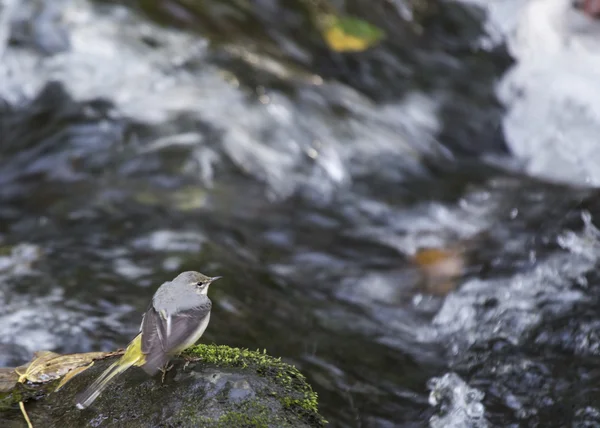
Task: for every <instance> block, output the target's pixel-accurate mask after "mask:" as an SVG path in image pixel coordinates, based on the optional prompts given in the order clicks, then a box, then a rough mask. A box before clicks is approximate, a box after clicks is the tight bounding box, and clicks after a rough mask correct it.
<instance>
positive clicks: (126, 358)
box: [76, 334, 145, 409]
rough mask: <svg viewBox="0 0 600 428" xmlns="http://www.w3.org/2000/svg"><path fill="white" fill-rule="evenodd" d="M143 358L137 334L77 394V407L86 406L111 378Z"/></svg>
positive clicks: (137, 364) (140, 363) (142, 362)
mask: <svg viewBox="0 0 600 428" xmlns="http://www.w3.org/2000/svg"><path fill="white" fill-rule="evenodd" d="M144 360H145V358H144V354H143V353H142V335H141V334H139V335H138V336H137V337H136V338H135V339H133V340H132V341H131V343H130V344H129V346H128V347H127V349H126V350H125V354H124V355H123V356H122V357H121V358H119V359H118V360H117V361H115V362H114V363H113V364H111V365H110V367H108V368H107V369H106V370H104V372H103V373H102V374H101V375H100V376H99V377H98V379H96V380H95V381H94V382H93V383H92V384H91V385H90V386H88V388H87V389H86V390H85V391H83V392H82V393H81V394H79V395H78V396H77V400H76V403H77V404H76V406H77V408H78V409H85V408H86V407H88V406H89V405H90V404H92V403H93V402H94V400H95V399H96V398H98V396H99V395H100V394H101V393H102V391H104V389H105V388H106V387H107V386H108V384H109V382H110V381H111V380H112V379H114V378H115V377H116V376H118V375H120V374H121V373H123V372H124V371H125V370H127V369H128V368H129V367H131V366H133V365H136V366H140V365H142V364H144Z"/></svg>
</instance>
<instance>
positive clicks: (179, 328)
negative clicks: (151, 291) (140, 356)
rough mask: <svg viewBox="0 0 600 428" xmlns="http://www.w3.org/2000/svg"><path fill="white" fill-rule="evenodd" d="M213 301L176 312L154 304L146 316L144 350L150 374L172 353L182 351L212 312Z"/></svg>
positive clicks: (143, 337)
mask: <svg viewBox="0 0 600 428" xmlns="http://www.w3.org/2000/svg"><path fill="white" fill-rule="evenodd" d="M211 306H212V305H211V303H210V300H209V301H207V302H205V303H203V304H201V305H199V306H196V307H193V308H190V309H186V310H182V311H179V312H177V313H176V314H169V313H167V312H166V311H157V310H156V309H155V308H154V306H153V305H150V307H149V308H148V310H147V311H146V313H145V314H144V317H143V319H142V328H141V332H142V352H143V353H144V354H145V356H146V363H145V364H144V369H145V370H146V371H147V372H148V373H150V374H153V373H156V371H157V370H158V369H159V368H160V367H162V366H163V365H164V364H165V363H166V362H167V361H168V359H169V356H170V355H171V354H172V353H174V352H176V351H178V350H179V348H180V347H181V346H182V345H183V344H184V343H186V342H187V341H188V340H189V339H190V338H191V337H192V336H193V335H194V333H196V332H197V331H198V328H199V327H200V323H201V321H202V320H203V319H204V318H205V317H206V316H207V315H208V314H209V313H210V310H211Z"/></svg>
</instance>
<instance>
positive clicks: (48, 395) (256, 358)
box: [0, 345, 326, 428]
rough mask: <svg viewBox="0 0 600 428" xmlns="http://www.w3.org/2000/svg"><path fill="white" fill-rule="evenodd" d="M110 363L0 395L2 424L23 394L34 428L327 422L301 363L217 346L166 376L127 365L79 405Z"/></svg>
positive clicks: (182, 361) (200, 350)
mask: <svg viewBox="0 0 600 428" xmlns="http://www.w3.org/2000/svg"><path fill="white" fill-rule="evenodd" d="M112 362H113V361H112V359H111V358H108V359H105V360H103V361H97V362H96V364H95V365H94V366H93V367H92V368H90V369H88V370H85V371H84V372H83V373H81V374H80V375H77V376H75V377H74V378H73V379H72V380H71V381H69V382H68V383H67V384H66V385H65V386H64V387H63V388H61V389H60V390H59V391H55V392H52V391H54V389H55V387H56V383H52V384H41V385H39V386H35V385H32V384H29V385H24V384H20V385H19V386H17V387H15V389H14V390H13V391H12V392H9V393H7V394H4V396H3V397H2V404H3V405H2V408H3V409H4V410H3V411H2V412H0V425H2V426H12V425H11V424H15V423H16V422H17V421H19V420H21V421H23V416H22V414H21V413H20V411H19V409H18V400H21V399H25V408H26V411H27V413H28V415H29V418H30V419H31V422H32V424H33V426H36V427H37V426H42V425H43V426H44V427H59V426H60V427H65V426H68V427H71V426H73V427H75V426H102V427H122V426H127V427H145V428H146V427H157V426H177V427H192V426H193V427H242V426H253V427H277V428H279V427H319V426H324V425H325V423H326V422H325V420H324V419H323V418H322V417H321V416H320V415H319V413H318V410H317V395H316V394H315V393H314V392H313V391H312V389H311V387H310V386H309V385H308V384H307V383H306V380H305V378H304V376H302V374H301V373H300V372H299V371H298V370H297V369H295V368H294V367H292V366H290V365H288V364H285V363H283V362H281V360H279V359H275V358H272V357H269V356H268V355H266V354H264V353H260V352H253V351H248V350H243V349H237V348H229V347H227V346H214V345H198V346H196V347H194V348H192V349H191V350H189V351H187V352H186V353H185V354H184V355H182V357H181V358H179V359H177V360H175V361H174V362H173V363H174V365H173V368H172V369H171V370H170V371H168V372H167V374H166V376H165V377H164V379H163V378H162V377H161V375H160V374H159V375H158V376H155V377H153V378H150V377H148V376H146V375H145V373H143V371H142V370H141V369H138V368H133V369H129V370H127V371H126V372H125V373H124V374H122V375H121V376H120V377H119V378H117V379H116V380H114V381H113V382H112V384H111V385H110V386H109V387H108V388H107V389H106V391H105V392H104V393H103V394H102V395H101V396H100V397H99V398H98V399H97V400H96V401H95V402H94V403H93V404H92V405H91V406H90V407H89V408H88V409H86V410H83V411H80V410H78V409H76V408H75V404H74V396H75V394H77V393H78V392H80V391H81V390H83V389H84V388H85V387H86V386H88V385H89V384H90V383H91V382H92V381H93V379H95V378H96V377H97V376H99V375H100V374H101V373H102V371H103V370H104V369H106V367H108V365H109V364H111V363H112ZM25 390H27V392H24V391H25ZM34 396H37V400H29V401H27V399H26V397H34ZM9 397H10V399H12V401H13V403H10V402H8V400H9ZM11 404H14V405H11Z"/></svg>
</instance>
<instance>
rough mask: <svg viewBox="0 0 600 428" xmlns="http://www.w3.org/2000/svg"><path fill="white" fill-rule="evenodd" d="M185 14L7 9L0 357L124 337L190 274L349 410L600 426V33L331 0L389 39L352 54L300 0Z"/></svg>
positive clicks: (441, 423) (96, 5)
mask: <svg viewBox="0 0 600 428" xmlns="http://www.w3.org/2000/svg"><path fill="white" fill-rule="evenodd" d="M191 3H193V2H190V1H187V2H186V1H184V0H181V1H175V0H156V1H106V0H105V1H94V2H91V1H89V0H56V1H54V0H53V1H52V2H50V1H42V0H0V284H1V287H0V365H2V366H10V365H16V364H21V363H23V362H24V361H27V360H28V359H30V357H31V355H32V353H33V352H34V351H37V350H40V349H48V350H53V351H56V352H61V353H71V352H87V351H100V350H104V351H108V350H113V349H115V348H119V347H122V346H124V345H125V344H126V343H127V342H128V341H129V340H130V339H131V338H132V337H133V336H134V335H135V333H136V331H137V328H138V327H139V321H140V316H141V314H142V313H143V311H144V310H145V308H146V306H147V303H148V300H149V299H150V298H151V296H152V293H153V292H154V290H155V289H156V287H158V285H160V283H162V282H163V281H166V280H168V279H171V278H172V277H174V276H175V275H176V274H177V273H179V272H180V271H183V270H192V269H193V270H200V271H202V272H203V273H205V274H208V275H222V276H223V277H224V279H222V280H220V281H219V282H218V283H215V285H214V286H213V287H212V288H211V291H210V295H211V298H212V300H213V314H212V319H211V324H210V326H209V327H208V330H207V331H206V333H205V335H204V337H203V339H202V340H203V341H204V342H206V343H218V344H227V345H230V346H239V347H246V348H250V349H261V350H262V349H266V350H267V352H268V353H269V354H271V355H274V356H281V357H282V358H283V359H284V360H285V361H288V362H290V363H293V364H295V365H296V366H297V367H298V368H299V369H300V370H301V371H302V372H303V373H304V374H305V375H306V376H307V378H308V380H309V382H310V383H311V384H312V385H313V387H314V389H315V390H316V391H317V392H318V394H319V403H320V410H321V412H322V413H323V415H324V416H325V418H326V419H328V420H329V422H330V424H331V426H333V427H421V426H431V427H494V426H498V427H519V426H531V427H551V426H557V427H559V426H560V427H567V426H573V427H592V426H600V404H599V403H600V394H599V392H598V391H599V390H598V381H599V376H598V375H599V374H600V372H599V371H598V370H599V369H600V334H599V333H598V329H599V328H600V310H599V309H600V300H599V298H600V278H599V277H598V274H597V268H598V264H599V262H600V232H599V230H598V229H597V227H600V223H599V222H598V221H599V220H598V216H599V215H600V198H599V194H598V192H597V190H595V189H594V188H593V187H592V186H593V185H594V184H597V183H598V177H600V175H599V174H598V167H597V165H598V161H597V160H599V159H600V157H599V156H600V144H598V142H597V136H598V127H599V126H600V104H598V100H600V96H598V93H599V91H600V83H599V81H598V79H597V73H596V71H597V70H598V69H599V68H598V67H597V66H596V63H597V61H598V52H600V50H599V49H598V48H597V46H596V47H595V48H594V43H596V44H597V43H598V40H600V39H598V38H596V39H594V35H595V34H596V32H597V31H598V30H597V27H598V28H600V24H597V23H596V22H595V21H593V20H592V19H590V18H589V17H586V16H584V15H582V13H581V12H580V11H577V10H575V9H573V8H572V6H571V2H570V1H568V0H544V1H541V0H530V1H525V0H518V1H517V0H515V1H511V0H494V1H489V2H482V1H476V0H469V1H465V2H452V1H441V0H440V1H437V0H431V1H422V2H419V1H417V0H414V1H412V2H411V1H408V0H406V1H403V0H393V1H389V2H384V1H367V0H352V1H350V0H348V1H345V2H342V1H337V2H332V3H335V5H336V6H337V7H339V8H340V10H343V11H346V12H348V13H351V14H354V15H357V16H360V17H362V18H364V19H368V20H369V21H370V22H371V23H373V24H375V25H378V26H379V27H380V28H382V29H383V30H384V31H385V33H386V38H385V40H384V41H383V42H382V43H381V44H379V45H378V46H376V47H373V48H371V49H369V50H367V51H365V52H358V53H336V52H334V51H332V50H330V49H328V48H327V47H326V46H325V44H324V43H323V40H322V38H321V37H320V35H319V34H318V32H316V30H315V29H314V26H313V25H312V24H311V20H310V19H309V16H308V12H307V7H308V6H306V5H307V4H308V2H302V1H284V0H255V1H252V2H242V1H216V0H212V1H206V2H198V3H202V5H201V6H198V7H196V8H194V7H191V6H189V4H191ZM563 12H564V13H563ZM567 20H570V21H567ZM567 23H569V25H567ZM594 73H596V74H594ZM427 251H430V252H429V253H427ZM440 266H441V267H440ZM440 269H441V270H442V272H441V273H440V272H439V271H440ZM448 272H449V273H448Z"/></svg>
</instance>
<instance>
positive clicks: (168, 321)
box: [77, 271, 221, 409]
mask: <svg viewBox="0 0 600 428" xmlns="http://www.w3.org/2000/svg"><path fill="white" fill-rule="evenodd" d="M219 278H221V277H220V276H216V277H213V278H210V277H208V276H205V275H202V274H201V273H199V272H193V271H190V272H183V273H180V274H179V275H178V276H177V277H176V278H175V279H174V280H172V281H167V282H165V283H164V284H163V285H161V286H160V287H159V288H158V290H156V293H155V294H154V297H152V302H151V303H150V305H149V307H148V310H147V311H146V313H145V314H144V315H143V317H142V324H141V326H140V333H139V334H138V335H137V336H136V337H135V339H133V340H132V341H131V343H130V344H129V345H128V346H127V349H126V350H125V353H124V354H123V356H122V357H121V358H120V359H119V360H117V361H116V362H114V363H113V364H112V365H111V366H110V367H109V368H107V369H106V370H105V371H104V373H102V374H101V375H100V376H99V377H98V379H96V380H95V381H94V383H92V384H91V385H90V386H89V387H88V388H87V389H86V390H85V391H84V392H83V393H81V394H79V395H78V397H77V408H79V409H85V408H86V407H88V406H89V405H90V404H92V402H93V401H94V400H95V399H96V398H98V396H99V395H100V393H102V391H103V390H104V388H106V386H107V385H108V383H109V382H110V381H111V380H112V379H113V378H114V377H115V376H117V375H119V374H121V373H123V372H124V371H125V370H127V369H128V368H129V367H131V366H138V367H141V368H142V369H144V371H145V372H146V373H148V374H149V375H150V376H154V375H155V374H156V373H157V372H158V371H159V370H161V369H162V368H163V367H164V366H165V365H166V364H167V363H168V362H169V359H170V358H171V357H172V356H174V355H176V354H179V353H180V352H182V351H183V350H185V349H187V348H189V347H190V346H192V345H193V344H195V343H196V341H197V340H198V339H200V337H201V336H202V334H203V333H204V330H206V327H207V326H208V322H209V321H210V309H211V307H212V303H211V301H210V299H209V298H208V295H207V293H208V286H209V285H210V284H211V283H212V282H213V281H216V280H217V279H219Z"/></svg>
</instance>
